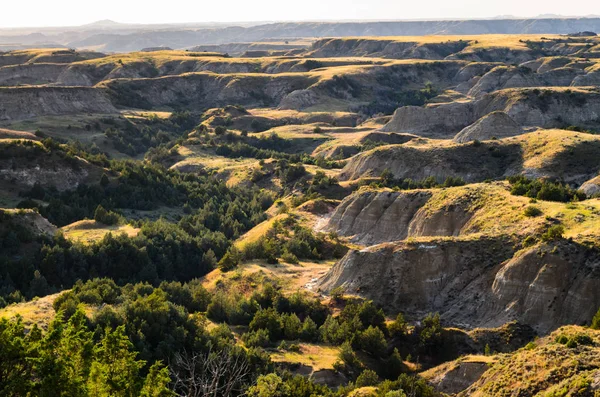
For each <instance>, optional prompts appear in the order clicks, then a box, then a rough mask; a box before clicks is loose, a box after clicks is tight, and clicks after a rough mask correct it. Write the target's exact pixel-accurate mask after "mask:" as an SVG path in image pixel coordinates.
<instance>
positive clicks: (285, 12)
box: [0, 0, 600, 27]
mask: <svg viewBox="0 0 600 397" xmlns="http://www.w3.org/2000/svg"><path fill="white" fill-rule="evenodd" d="M540 14H561V15H570V16H572V15H582V16H583V15H590V14H600V1H598V0H578V1H565V0H501V1H498V0H408V1H407V0H294V1H285V0H208V1H207V0H159V1H157V0H100V1H89V0H87V1H86V0H0V27H23V26H27V27H29V26H72V25H82V24H86V23H90V22H94V21H97V20H101V19H112V20H115V21H117V22H127V23H176V22H211V21H216V22H230V21H267V20H270V21H275V20H340V19H341V20H347V19H380V20H381V19H386V20H393V19H417V18H431V19H439V18H486V17H494V16H497V15H516V16H520V17H531V16H537V15H540Z"/></svg>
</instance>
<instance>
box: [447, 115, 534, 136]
mask: <svg viewBox="0 0 600 397" xmlns="http://www.w3.org/2000/svg"><path fill="white" fill-rule="evenodd" d="M522 133H523V129H522V128H521V127H520V126H519V125H518V124H517V123H516V122H515V121H514V120H513V119H511V118H510V116H509V115H508V114H506V113H504V112H492V113H490V114H488V115H487V116H484V117H482V118H481V119H479V120H477V121H476V122H475V123H474V124H472V125H470V126H468V127H467V128H465V129H463V130H462V131H461V132H459V133H458V134H456V136H455V137H454V142H457V143H466V142H470V141H474V140H478V141H487V140H488V139H492V138H493V137H495V138H498V139H502V138H507V137H510V136H515V135H520V134H522Z"/></svg>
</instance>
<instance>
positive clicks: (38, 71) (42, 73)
mask: <svg viewBox="0 0 600 397" xmlns="http://www.w3.org/2000/svg"><path fill="white" fill-rule="evenodd" d="M67 67H68V65H67V64H53V63H33V64H25V65H18V66H13V65H11V66H3V67H0V86H16V85H42V84H52V83H55V82H57V81H58V79H59V76H60V75H61V73H63V71H64V70H65V69H66V68H67Z"/></svg>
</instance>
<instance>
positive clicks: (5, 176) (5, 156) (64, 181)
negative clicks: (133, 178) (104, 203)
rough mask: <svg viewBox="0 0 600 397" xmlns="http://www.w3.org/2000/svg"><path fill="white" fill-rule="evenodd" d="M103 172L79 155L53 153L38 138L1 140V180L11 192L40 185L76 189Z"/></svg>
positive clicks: (98, 176)
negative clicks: (35, 139) (31, 139)
mask: <svg viewBox="0 0 600 397" xmlns="http://www.w3.org/2000/svg"><path fill="white" fill-rule="evenodd" d="M102 171H103V170H102V169H101V168H99V167H97V166H94V165H92V164H90V163H88V162H87V161H85V160H83V159H80V158H78V157H70V156H68V155H66V154H65V153H63V152H57V153H53V152H50V151H48V150H47V149H46V148H45V147H44V146H43V145H42V144H41V143H39V142H36V141H28V140H15V141H13V140H7V141H2V142H0V181H2V184H3V185H4V186H5V187H6V189H5V190H6V191H8V192H19V191H25V190H29V189H31V188H32V187H33V186H34V185H36V184H38V185H40V186H42V187H46V188H50V187H55V188H56V189H58V190H69V189H74V188H76V187H77V186H78V185H79V184H80V183H84V182H89V181H94V182H96V181H98V180H99V179H100V176H101V175H102Z"/></svg>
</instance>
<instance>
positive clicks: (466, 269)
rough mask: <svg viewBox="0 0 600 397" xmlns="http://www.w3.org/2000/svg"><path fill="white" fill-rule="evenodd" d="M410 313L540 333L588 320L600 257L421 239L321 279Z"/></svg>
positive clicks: (562, 246)
mask: <svg viewBox="0 0 600 397" xmlns="http://www.w3.org/2000/svg"><path fill="white" fill-rule="evenodd" d="M338 286H342V287H344V288H345V289H346V291H347V292H348V293H355V294H359V295H361V296H363V297H365V298H368V299H373V300H374V301H375V302H376V303H378V304H380V305H384V306H385V307H386V308H389V309H391V310H394V311H402V312H404V313H406V314H408V315H409V316H416V317H418V316H421V315H423V314H424V313H427V312H439V313H440V314H441V315H442V318H443V319H444V320H445V321H447V322H448V323H449V324H453V325H458V326H461V327H467V328H469V327H495V326H500V325H502V324H504V323H506V322H508V321H512V320H518V321H520V322H523V323H525V324H529V325H531V326H532V327H534V328H535V329H536V330H538V331H539V332H542V333H544V332H548V331H550V330H552V329H555V328H556V327H558V326H560V325H563V324H585V323H589V322H590V321H591V319H592V317H593V315H594V313H595V312H596V310H597V307H598V306H600V253H598V252H597V250H590V249H589V248H586V247H584V246H581V245H579V244H577V243H573V242H568V241H566V240H564V241H559V242H555V243H552V244H542V245H538V246H534V247H532V248H528V249H526V250H524V251H522V252H518V253H516V254H515V252H514V251H513V248H512V244H511V243H510V242H509V241H508V240H506V239H503V238H486V237H481V238H476V239H469V238H459V239H449V240H445V239H427V240H425V239H423V240H419V241H414V242H410V241H408V242H395V243H386V244H381V245H376V246H371V247H369V248H366V249H363V250H360V251H358V250H352V251H349V252H348V254H346V256H345V257H344V258H343V259H342V260H341V261H339V262H338V263H337V264H336V265H335V266H334V267H333V268H332V270H331V271H330V272H329V273H328V274H327V275H326V276H325V277H324V278H323V279H322V280H321V281H320V287H321V288H322V289H323V290H324V291H330V290H331V289H333V288H335V287H338Z"/></svg>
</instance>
